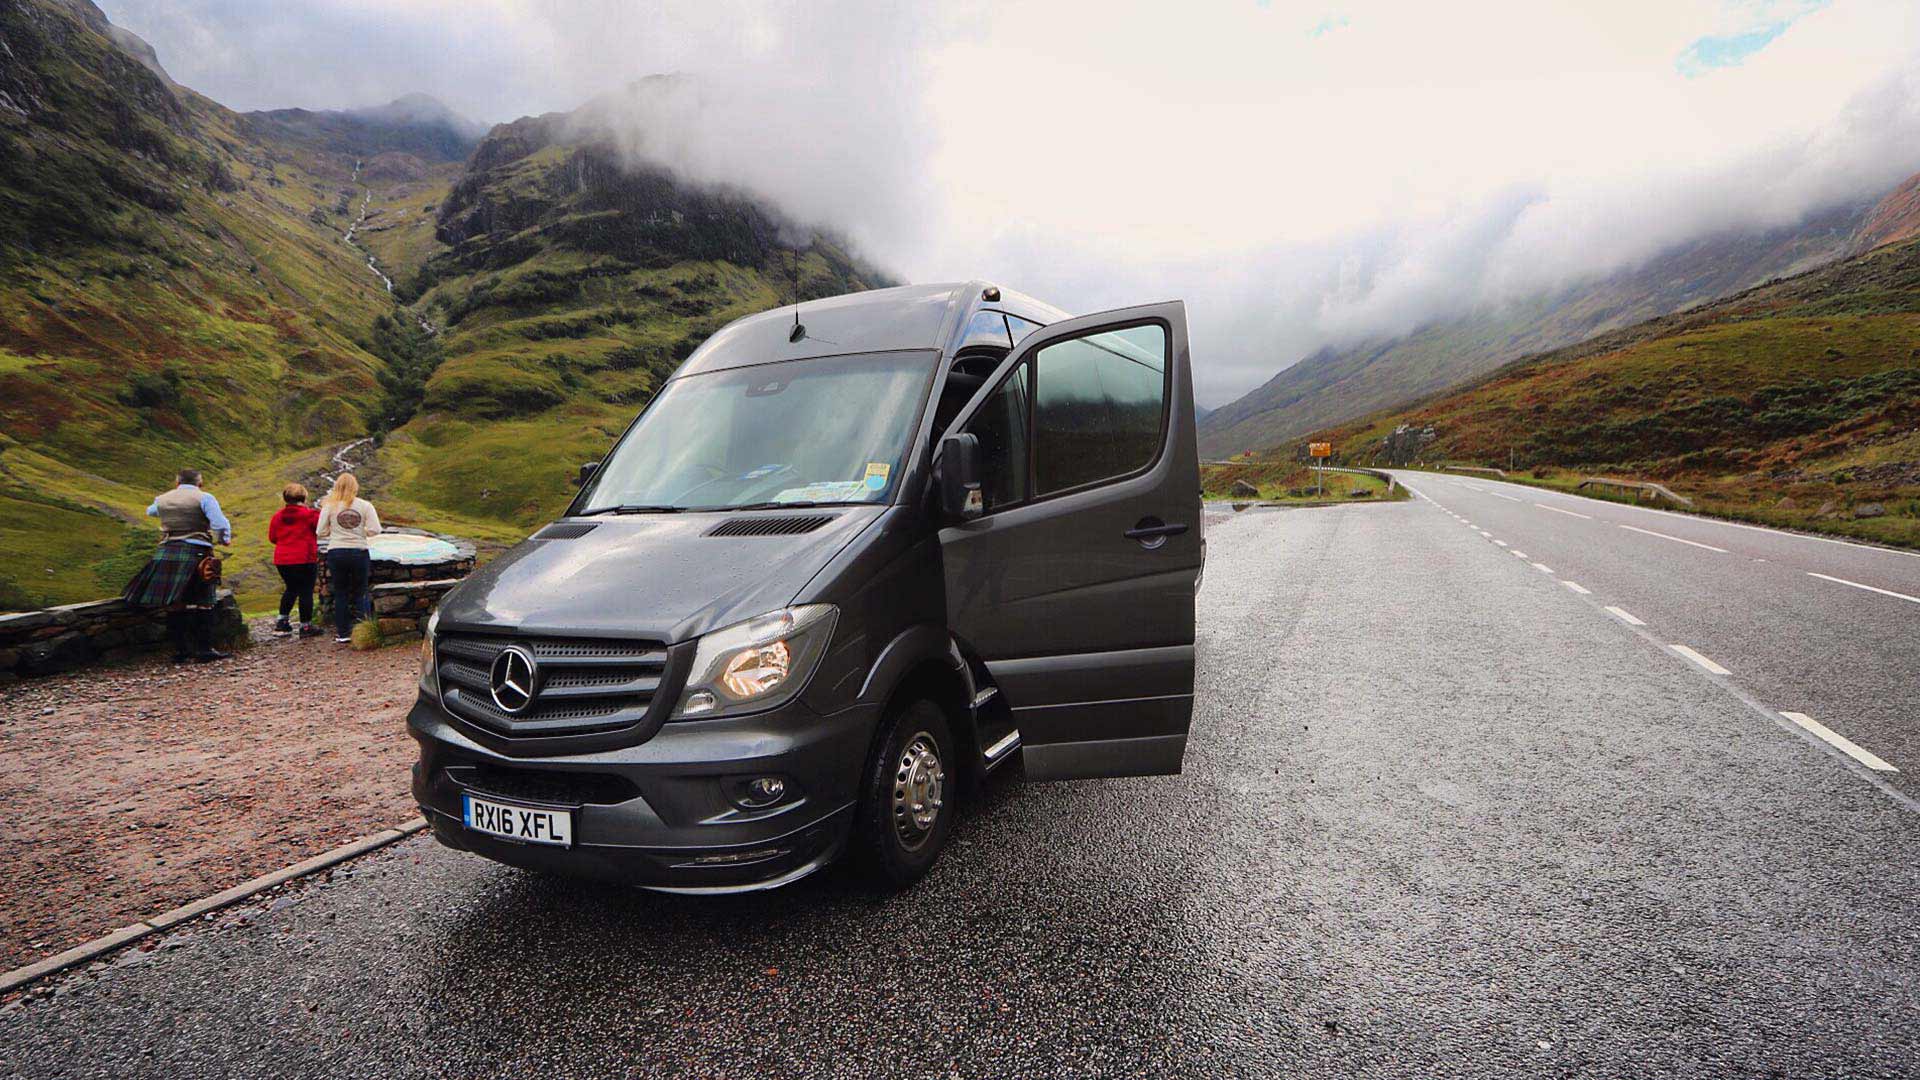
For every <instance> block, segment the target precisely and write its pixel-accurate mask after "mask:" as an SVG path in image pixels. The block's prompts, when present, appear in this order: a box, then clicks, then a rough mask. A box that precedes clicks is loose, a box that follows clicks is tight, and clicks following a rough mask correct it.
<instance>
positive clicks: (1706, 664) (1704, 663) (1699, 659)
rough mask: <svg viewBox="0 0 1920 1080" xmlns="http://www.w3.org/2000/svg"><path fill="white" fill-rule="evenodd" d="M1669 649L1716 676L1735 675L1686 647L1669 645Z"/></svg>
mask: <svg viewBox="0 0 1920 1080" xmlns="http://www.w3.org/2000/svg"><path fill="white" fill-rule="evenodd" d="M1667 648H1669V649H1672V650H1673V651H1674V652H1677V653H1679V654H1680V655H1681V656H1684V657H1686V658H1687V659H1689V660H1691V661H1693V662H1694V663H1696V664H1699V665H1700V666H1701V667H1703V668H1706V669H1707V670H1708V671H1710V672H1712V673H1713V674H1715V675H1731V674H1733V672H1731V671H1728V670H1727V669H1726V668H1723V667H1721V666H1720V665H1719V664H1716V663H1714V662H1713V661H1711V660H1709V659H1707V658H1706V657H1704V656H1701V655H1700V654H1699V653H1697V652H1694V651H1693V650H1692V649H1689V648H1687V647H1686V646H1685V645H1669V646H1667Z"/></svg>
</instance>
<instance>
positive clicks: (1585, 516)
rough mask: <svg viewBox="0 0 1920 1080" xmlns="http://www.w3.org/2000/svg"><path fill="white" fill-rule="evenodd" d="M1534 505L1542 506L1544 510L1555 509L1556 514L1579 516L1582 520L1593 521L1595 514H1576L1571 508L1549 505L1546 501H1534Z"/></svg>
mask: <svg viewBox="0 0 1920 1080" xmlns="http://www.w3.org/2000/svg"><path fill="white" fill-rule="evenodd" d="M1533 505H1535V506H1537V507H1539V508H1540V509H1542V510H1551V511H1553V512H1554V513H1556V514H1565V515H1567V516H1568V517H1577V518H1580V519H1581V520H1582V521H1592V520H1593V515H1592V514H1576V513H1574V512H1573V511H1571V510H1562V509H1560V508H1559V507H1557V506H1548V505H1547V504H1546V503H1534V504H1533Z"/></svg>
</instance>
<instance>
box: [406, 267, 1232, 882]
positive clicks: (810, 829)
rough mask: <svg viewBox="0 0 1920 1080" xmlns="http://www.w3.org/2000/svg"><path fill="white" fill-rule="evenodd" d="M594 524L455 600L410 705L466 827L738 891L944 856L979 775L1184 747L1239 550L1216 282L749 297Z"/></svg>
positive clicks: (565, 863) (587, 486) (665, 398)
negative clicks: (1227, 454)
mask: <svg viewBox="0 0 1920 1080" xmlns="http://www.w3.org/2000/svg"><path fill="white" fill-rule="evenodd" d="M581 473H582V484H581V488H580V492H579V494H578V495H577V496H576V497H575V499H574V500H573V503H572V505H571V506H569V507H568V509H567V513H566V515H565V516H564V517H562V518H561V519H559V520H558V521H555V522H553V523H552V524H550V525H548V526H546V527H545V528H542V529H541V530H540V531H539V532H537V533H535V534H534V535H533V536H531V537H529V538H528V539H527V540H526V541H524V542H522V543H521V544H520V545H519V546H517V547H515V548H513V549H512V550H511V551H508V552H506V553H505V554H503V555H501V556H500V557H499V558H497V559H495V560H494V561H493V562H491V563H489V564H488V565H487V566H485V567H484V568H482V569H481V570H479V571H478V572H477V573H475V574H473V575H472V576H471V577H469V578H468V579H467V580H466V581H465V582H463V583H462V584H461V585H460V586H459V587H457V588H455V589H454V590H453V591H452V592H450V593H448V594H447V596H446V598H445V599H444V600H443V601H442V603H441V604H440V607H439V610H438V612H437V613H436V614H435V616H434V618H433V620H432V622H431V623H430V625H429V628H428V634H427V641H426V644H425V647H424V649H423V662H422V666H421V675H420V696H419V700H418V702H417V703H416V704H415V705H414V707H413V710H412V712H411V713H410V714H409V716H408V728H409V731H410V733H411V734H412V736H413V737H414V739H415V740H417V741H418V742H419V745H420V759H419V762H418V763H417V764H416V765H414V767H413V791H414V796H415V798H416V799H417V801H418V802H419V804H420V807H421V810H422V811H423V812H424V814H425V815H426V817H427V819H428V820H429V821H430V822H431V823H432V827H433V834H434V836H435V837H437V838H438V839H439V841H440V842H441V843H443V844H446V845H447V846H449V847H453V848H458V849H461V850H464V851H471V852H476V853H478V854H481V855H484V856H486V857H488V858H491V859H496V860H499V861H500V862H504V863H509V864H512V865H515V866H520V867H526V868H529V869H535V870H545V871H553V872H558V873H563V874H572V875H581V876H589V877H599V878H604V879H609V880H613V881H619V882H627V883H632V884H637V885H642V886H646V887H649V888H656V889H664V890H670V891H679V892H692V893H718V892H734V891H745V890H751V889H762V888H770V887H773V886H778V885H783V884H786V883H788V882H792V881H796V880H798V879H800V878H802V877H805V876H806V875H807V874H809V873H811V872H813V871H814V870H816V869H819V868H820V867H822V866H825V865H827V864H828V863H830V862H832V861H833V860H834V859H836V858H838V857H839V856H841V855H842V854H846V855H849V856H852V857H856V858H858V859H859V860H860V861H861V862H863V863H864V864H865V866H866V867H867V869H868V870H869V871H870V872H871V873H872V874H873V875H874V876H875V877H876V878H877V879H878V880H879V881H880V882H881V883H883V884H884V885H886V886H890V887H901V886H905V885H907V884H909V883H911V882H913V881H914V880H916V879H918V878H919V877H920V876H921V875H922V874H924V873H925V872H926V871H927V868H928V867H929V866H930V865H932V863H933V861H934V859H935V857H936V856H938V854H939V853H940V850H941V848H942V846H943V845H944V844H945V842H946V840H947V836H948V833H949V831H950V830H951V828H952V824H953V818H954V812H955V807H956V801H957V799H956V796H957V795H958V794H959V793H960V792H961V791H963V790H966V789H968V788H970V787H971V786H972V785H974V784H976V783H977V782H978V781H979V780H980V778H982V777H983V776H985V774H986V773H988V772H989V771H991V770H993V769H995V768H998V767H999V766H1001V765H1004V764H1006V763H1007V762H1009V761H1015V760H1019V761H1021V762H1022V763H1023V766H1024V770H1025V773H1026V776H1027V777H1028V778H1030V779H1036V780H1039V779H1073V778H1084V777H1105V776H1132V775H1149V774H1164V773H1177V772H1179V771H1180V764H1181V759H1182V756H1183V754H1184V753H1185V750H1186V741H1187V728H1188V724H1189V720H1190V718H1191V716H1192V711H1193V665H1194V592H1195V590H1196V588H1197V587H1198V582H1199V576H1200V571H1201V563H1202V560H1203V556H1204V547H1203V541H1202V537H1201V517H1200V513H1201V509H1200V484H1199V465H1198V456H1197V452H1196V449H1195V432H1194V416H1193V387H1192V375H1191V372H1190V368H1189V359H1188V355H1187V326H1186V309H1185V307H1184V305H1182V304H1180V303H1178V302H1171V303H1160V304H1149V305H1145V306H1142V307H1133V308H1125V309H1122V310H1119V311H1110V312H1105V313H1103V314H1099V315H1087V316H1081V317H1078V318H1069V317H1068V316H1066V315H1065V313H1063V312H1061V311H1058V310H1056V309H1054V308H1052V307H1050V306H1048V305H1046V304H1042V303H1040V302H1038V301H1036V300H1033V299H1031V298H1029V297H1025V296H1021V295H1019V294H1018V293H1015V292H1013V291H1011V290H1003V289H1000V288H997V287H995V286H993V285H990V284H987V283H985V282H978V281H975V282H968V283H966V284H962V285H938V286H911V287H906V288H897V289H883V290H878V291H874V292H865V293H857V294H853V295H849V296H841V297H835V298H831V299H825V300H810V301H807V302H805V303H803V304H800V305H797V306H795V307H784V308H780V309H777V310H774V311H769V312H765V313H763V314H759V315H754V316H750V317H747V318H743V319H739V320H737V321H735V322H733V323H730V324H728V325H727V326H726V327H724V328H722V329H721V330H720V331H719V332H718V333H716V334H714V335H713V336H712V337H711V338H710V339H708V340H707V341H706V343H705V344H703V345H702V346H701V347H700V348H699V349H698V350H696V351H695V352H694V353H693V354H692V355H691V356H690V357H688V358H687V360H686V362H685V363H684V364H683V365H682V366H681V367H680V369H679V370H678V371H676V372H675V373H674V375H673V377H672V378H671V379H669V380H668V381H667V382H665V383H664V384H663V385H662V386H661V387H660V389H659V392H658V393H657V394H655V396H654V398H653V400H652V401H651V402H649V403H648V405H647V406H646V408H645V409H644V410H643V411H642V412H641V414H640V415H639V417H638V418H637V419H635V420H634V421H633V423H632V424H631V425H630V426H629V427H628V429H627V430H626V432H625V433H624V434H623V435H622V436H621V438H620V440H619V442H618V443H616V444H615V446H614V447H613V449H612V451H611V452H610V453H609V454H608V455H607V457H606V459H605V460H604V461H602V462H599V463H596V464H590V465H587V466H583V467H582V469H581Z"/></svg>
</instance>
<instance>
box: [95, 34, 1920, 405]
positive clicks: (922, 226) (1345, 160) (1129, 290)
mask: <svg viewBox="0 0 1920 1080" xmlns="http://www.w3.org/2000/svg"><path fill="white" fill-rule="evenodd" d="M103 6H105V8H106V9H107V11H108V14H109V15H110V16H111V17H112V18H114V19H115V21H116V22H120V23H122V24H124V25H128V26H130V27H131V28H132V29H133V30H135V31H136V32H138V33H140V34H141V35H142V36H144V37H145V38H147V40H149V41H151V42H152V43H153V44H154V45H155V47H156V49H157V50H158V52H159V55H160V58H161V61H162V62H163V63H164V64H166V65H167V67H168V68H169V70H170V71H171V72H172V74H173V75H174V77H175V78H176V79H177V80H179V81H180V82H181V83H183V84H185V85H188V86H192V87H194V88H195V89H198V90H201V91H203V92H206V93H208V94H210V95H211V96H213V97H214V98H216V99H217V100H220V101H223V102H225V103H227V104H230V105H234V106H236V107H242V108H251V107H269V106H283V105H295V104H298V105H306V106H309V107H327V106H335V107H339V106H356V105H366V104H373V103H377V102H381V101H385V100H388V99H391V98H393V97H397V96H400V95H401V94H403V93H408V92H414V91H423V92H426V93H429V94H432V95H434V96H436V97H438V98H440V99H442V100H444V101H446V102H448V103H449V104H450V105H452V106H454V107H455V108H456V109H457V110H459V111H461V112H463V113H465V114H467V115H470V116H473V117H475V118H479V119H485V120H489V121H500V120H506V119H511V118H513V117H515V116H519V115H524V114H533V113H540V112H547V111H556V110H571V109H574V108H577V107H578V106H580V105H581V104H582V103H584V102H587V101H590V100H592V101H595V102H596V105H595V110H596V114H597V115H596V119H595V122H596V123H599V124H602V125H604V127H605V129H606V130H608V131H610V132H612V133H613V134H614V137H615V138H616V140H617V141H618V142H619V144H620V146H621V147H622V148H623V149H624V150H625V152H627V153H628V154H629V155H631V156H632V157H633V158H634V159H635V160H645V161H649V162H658V163H661V164H665V165H667V166H668V167H670V168H672V169H674V170H676V171H678V172H679V173H681V174H682V175H685V176H687V177H689V178H692V179H695V180H701V181H710V182H716V183H724V184H728V185H732V186H735V187H739V188H744V189H746V190H749V191H752V192H755V193H757V194H759V195H762V196H764V197H765V198H767V199H769V200H770V201H772V202H774V203H776V204H777V205H778V206H779V207H780V208H781V209H782V210H783V211H784V212H785V213H786V214H787V215H788V216H790V217H792V218H794V219H795V220H798V221H802V222H806V223H811V224H819V225H823V226H826V227H830V228H832V229H833V230H834V231H836V232H838V233H840V234H842V235H844V236H846V237H848V238H849V239H850V240H851V241H852V242H853V244H854V245H855V246H856V247H857V249H858V250H860V251H861V252H862V253H863V254H864V255H865V256H867V257H868V258H869V259H871V260H872V261H874V262H876V263H878V264H879V265H881V266H884V267H886V268H888V269H890V270H892V271H893V272H894V273H896V274H898V275H901V276H903V277H906V278H908V279H910V280H919V281H932V280H945V279H955V278H965V277H975V276H978V277H986V278H989V279H993V280H997V281H1001V282H1003V283H1005V284H1008V285H1011V286H1013V287H1016V288H1019V289H1022V290H1025V291H1028V292H1032V293H1035V294H1036V295H1040V296H1043V297H1046V298H1047V299H1050V300H1052V301H1054V302H1056V303H1058V304H1060V305H1061V306H1063V307H1067V308H1069V309H1070V310H1076V311H1094V310H1100V309H1102V308H1106V307H1116V306H1121V305H1125V304H1130V303H1136V302H1141V301H1145V300H1154V299H1166V298H1171V297H1182V298H1185V299H1187V300H1188V301H1189V303H1190V305H1191V307H1192V312H1193V328H1194V336H1195V342H1194V345H1195V355H1196V357H1197V379H1198V388H1199V394H1200V397H1201V399H1202V400H1203V401H1204V402H1206V403H1208V404H1219V403H1222V402H1224V401H1225V400H1227V399H1229V398H1231V397H1233V396H1236V395H1237V394H1239V393H1241V392H1244V391H1245V390H1247V389H1248V388H1250V387H1252V386H1253V385H1256V384H1258V383H1259V382H1262V381H1264V380H1265V379H1267V378H1269V377H1271V376H1272V375H1273V374H1274V372H1275V371H1277V370H1278V369H1280V368H1282V367H1284V366H1286V365H1288V364H1290V363H1293V362H1294V361H1296V360H1297V359H1299V358H1300V357H1302V356H1304V355H1306V354H1309V353H1311V352H1312V351H1313V350H1315V349H1317V348H1320V347H1322V346H1325V345H1329V344H1332V345H1338V344H1342V343H1350V342H1354V341H1360V340H1367V339H1373V338H1379V337H1384V336H1388V335H1393V334H1398V333H1404V332H1406V331H1408V330H1411V329H1414V328H1416V327H1419V326H1421V325H1424V324H1427V323H1430V322H1432V321H1434V320H1437V319H1445V318H1448V317H1451V316H1455V315H1458V314H1462V313H1465V312H1469V311H1473V310H1478V309H1484V308H1487V307H1497V306H1499V305H1503V304H1510V303H1516V302H1523V301H1525V300H1526V299H1528V298H1529V297H1535V296H1538V295H1540V294H1542V293H1543V292H1548V291H1552V290H1556V289H1561V288H1565V287H1567V286H1569V285H1573V284H1578V283H1579V282H1581V281H1585V280H1590V279H1592V278H1594V277H1597V276H1600V275H1604V274H1607V273H1611V272H1614V271H1617V270H1620V269H1623V268H1627V267H1632V266H1635V265H1638V264H1640V263H1642V262H1644V261H1645V260H1647V259H1649V258H1651V257H1653V256H1655V255H1657V254H1659V253H1660V252H1661V251H1663V250H1666V249H1668V248H1670V247H1672V246H1674V245H1677V244H1683V243H1688V242H1690V241H1693V240H1697V239H1701V238H1703V237H1707V236H1711V235H1714V234H1716V233H1721V232H1725V231H1728V230H1736V229H1756V228H1768V227H1775V226H1780V225H1786V224H1791V223H1793V222H1794V221H1797V220H1799V219H1801V218H1802V217H1804V216H1806V215H1808V214H1810V213H1812V212H1815V211H1817V210H1819V209H1820V208H1822V207H1825V206H1830V205H1833V204H1835V203H1839V202H1846V201H1849V200H1861V199H1866V198H1870V197H1872V196H1873V195H1876V194H1878V193H1880V192H1883V191H1885V190H1887V189H1889V188H1891V187H1892V186H1893V185H1894V184H1896V183H1897V182H1898V181H1899V180H1900V179H1902V178H1903V177H1905V176H1906V175H1908V174H1910V173H1912V172H1914V171H1916V170H1920V138H1916V136H1920V75H1917V74H1916V73H1917V72H1920V51H1917V50H1920V13H1917V12H1916V11H1915V10H1914V9H1913V6H1912V5H1911V4H1910V3H1903V2H1883V0H1857V2H1855V3H1852V4H1848V5H1836V6H1830V7H1822V6H1820V5H1819V4H1814V3H1791V4H1786V5H1784V6H1783V5H1779V4H1776V5H1773V6H1772V7H1769V8H1767V10H1766V11H1763V12H1761V13H1760V14H1758V15H1756V14H1755V10H1756V9H1754V8H1753V6H1752V5H1750V4H1745V3H1737V4H1736V3H1728V2H1722V0H1622V2H1620V3H1617V4H1610V5H1586V6H1582V7H1587V8H1591V10H1571V9H1569V8H1563V7H1562V6H1559V5H1540V4H1536V3H1531V2H1525V0H1511V2H1498V0H1496V2H1495V3H1490V4H1487V5H1473V6H1472V9H1471V10H1463V9H1461V8H1460V7H1459V6H1457V5H1431V4H1424V3H1416V2H1412V0H1406V2H1393V0H1373V2H1355V3H1343V4H1341V5H1340V7H1339V10H1338V11H1337V12H1330V11H1329V10H1327V9H1320V10H1316V11H1313V12H1311V13H1299V12H1293V11H1290V10H1288V9H1287V8H1286V6H1285V5H1272V6H1270V7H1269V6H1261V5H1244V6H1235V7H1232V8H1221V9H1211V8H1209V9H1204V10H1203V9H1195V10H1191V11H1189V10H1186V9H1183V10H1182V11H1181V12H1180V13H1179V14H1178V15H1175V14H1172V13H1171V12H1170V11H1169V10H1167V9H1155V10H1154V11H1151V12H1147V13H1140V14H1130V13H1128V12H1125V11H1120V10H1116V11H1114V12H1113V13H1111V15H1110V17H1107V18H1103V19H1101V20H1098V21H1093V22H1089V21H1088V20H1086V19H1085V18H1084V17H1083V15H1082V14H1080V13H1078V12H1077V10H1076V8H1075V7H1074V6H1073V5H1064V4H1063V5H1057V6H1056V5H1051V4H1046V3H1035V4H1026V5H1020V6H1018V7H996V6H993V5H989V4H977V5H976V4H963V5H958V6H954V5H943V6H940V7H937V8H936V7H931V6H929V7H921V8H909V7H907V6H905V5H897V4H884V3H856V2H851V0H827V2H824V3H808V4H790V5H783V6H767V5H763V4H757V3H748V2H746V0H714V2H707V3H701V4H697V5H694V4H689V5H675V6H672V7H668V6H659V5H638V4H632V3H626V2H617V0H581V2H578V3H571V4H564V5H549V4H535V3H532V2H520V0H420V2H419V3H414V4H408V5H391V4H383V3H375V2H374V0H316V2H315V3H311V4H307V5H303V6H301V7H300V8H298V9H283V8H280V7H279V6H273V7H271V8H270V7H268V6H266V5H257V4H254V3H252V2H251V0H138V2H136V0H104V5H103ZM1776 9H1777V10H1776ZM1780 12H1786V13H1787V14H1786V15H1782V14H1780ZM1788 16H1790V17H1788ZM1756 19H1758V20H1760V21H1761V22H1765V23H1766V24H1767V25H1769V26H1773V25H1776V24H1777V25H1778V29H1777V31H1776V32H1774V33H1772V34H1771V35H1770V36H1769V38H1768V40H1767V42H1766V45H1765V48H1764V49H1758V50H1749V51H1748V52H1746V53H1743V55H1742V56H1741V57H1740V61H1741V62H1739V63H1737V64H1732V65H1729V66H1723V67H1715V68H1712V69H1711V70H1703V71H1699V72H1695V73H1694V74H1695V75H1696V76H1697V77H1691V78H1690V77H1687V76H1685V75H1683V74H1681V73H1680V72H1678V71H1676V70H1675V57H1676V56H1679V55H1681V53H1682V52H1683V51H1684V50H1686V49H1687V48H1688V47H1689V45H1690V43H1697V42H1699V41H1702V40H1706V39H1709V38H1712V37H1714V36H1715V35H1721V36H1724V35H1728V34H1739V33H1743V32H1746V31H1748V30H1751V29H1753V27H1754V26H1755V20H1756ZM1769 20H1771V21H1769ZM1323 26H1326V27H1328V28H1333V27H1335V26H1337V29H1338V32H1337V33H1316V32H1315V31H1316V30H1318V29H1319V28H1321V27H1323ZM667 73H677V74H679V75H680V76H682V78H678V79H674V80H671V81H669V82H667V83H664V84H663V83H661V82H659V81H655V82H653V83H649V84H641V87H642V88H641V89H634V88H633V86H634V84H635V81H636V80H640V79H643V78H645V77H647V76H652V75H660V74H667Z"/></svg>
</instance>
